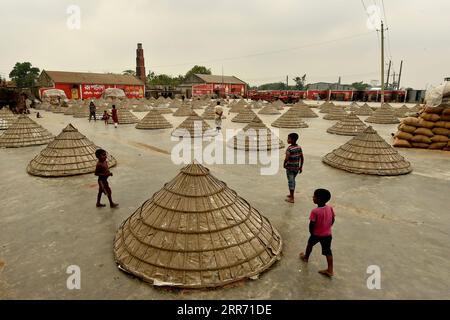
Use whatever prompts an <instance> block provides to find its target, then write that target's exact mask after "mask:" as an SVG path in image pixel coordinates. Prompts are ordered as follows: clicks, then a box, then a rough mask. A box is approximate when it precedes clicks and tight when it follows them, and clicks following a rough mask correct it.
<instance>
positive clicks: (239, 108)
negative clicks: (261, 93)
mask: <svg viewBox="0 0 450 320" xmlns="http://www.w3.org/2000/svg"><path fill="white" fill-rule="evenodd" d="M247 106H248V105H247V103H246V102H245V101H244V100H240V101H239V102H238V103H235V104H233V105H232V106H231V108H230V110H229V111H228V112H229V113H239V112H241V111H242V110H244V109H245V108H246V107H247Z"/></svg>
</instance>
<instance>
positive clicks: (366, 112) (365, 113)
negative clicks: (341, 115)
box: [355, 103, 373, 116]
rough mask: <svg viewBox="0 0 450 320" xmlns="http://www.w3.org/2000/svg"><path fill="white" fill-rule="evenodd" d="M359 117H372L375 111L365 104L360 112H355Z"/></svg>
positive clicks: (359, 109)
mask: <svg viewBox="0 0 450 320" xmlns="http://www.w3.org/2000/svg"><path fill="white" fill-rule="evenodd" d="M355 114H356V115H357V116H371V115H372V114H373V110H372V109H371V108H370V106H369V105H368V104H367V103H364V104H363V105H362V106H361V107H359V108H358V110H356V111H355Z"/></svg>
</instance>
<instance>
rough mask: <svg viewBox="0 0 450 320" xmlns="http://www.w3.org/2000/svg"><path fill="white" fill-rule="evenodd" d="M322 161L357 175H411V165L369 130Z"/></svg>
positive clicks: (375, 133) (370, 128) (369, 128)
mask: <svg viewBox="0 0 450 320" xmlns="http://www.w3.org/2000/svg"><path fill="white" fill-rule="evenodd" d="M322 161H323V162H324V163H326V164H328V165H330V166H332V167H335V168H337V169H341V170H345V171H348V172H352V173H360V174H370V175H380V176H395V175H401V174H406V173H410V172H411V171H412V168H411V164H410V163H409V162H408V161H406V160H405V159H404V158H403V157H402V156H401V155H400V154H399V153H398V152H397V150H395V149H394V148H393V147H391V146H390V145H389V144H388V143H387V142H386V141H384V139H383V138H381V137H380V136H379V135H378V133H377V132H376V131H375V130H374V129H373V128H372V127H368V128H367V129H366V130H364V132H362V133H360V134H359V135H357V136H356V137H354V138H352V139H351V140H350V141H348V142H347V143H345V144H344V145H342V146H340V147H339V148H338V149H335V150H333V151H332V152H330V153H329V154H327V155H326V156H324V157H323V158H322Z"/></svg>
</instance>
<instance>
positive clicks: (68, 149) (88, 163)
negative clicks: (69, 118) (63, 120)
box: [27, 124, 117, 177]
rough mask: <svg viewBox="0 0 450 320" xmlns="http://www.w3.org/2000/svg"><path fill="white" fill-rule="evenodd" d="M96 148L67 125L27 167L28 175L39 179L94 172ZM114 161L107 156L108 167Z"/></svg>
mask: <svg viewBox="0 0 450 320" xmlns="http://www.w3.org/2000/svg"><path fill="white" fill-rule="evenodd" d="M97 149H98V147H97V146H96V145H94V143H92V142H91V141H90V140H89V139H88V138H86V137H85V136H84V135H82V134H81V133H80V132H78V130H77V129H76V128H75V127H73V126H72V124H69V125H68V126H67V127H66V128H64V129H63V130H62V132H61V133H60V134H59V135H58V136H57V137H56V138H55V139H54V140H53V141H52V142H50V143H49V144H48V146H47V147H46V148H45V149H44V150H42V151H41V152H40V153H39V154H38V155H37V156H36V157H35V158H34V159H33V160H31V162H30V163H29V165H28V167H27V171H28V173H29V174H32V175H35V176H41V177H65V176H74V175H79V174H86V173H92V172H94V171H95V166H96V164H97V161H98V160H97V158H96V157H95V150H97ZM116 164H117V162H116V159H114V157H112V156H111V155H109V154H108V165H109V166H110V167H113V166H115V165H116Z"/></svg>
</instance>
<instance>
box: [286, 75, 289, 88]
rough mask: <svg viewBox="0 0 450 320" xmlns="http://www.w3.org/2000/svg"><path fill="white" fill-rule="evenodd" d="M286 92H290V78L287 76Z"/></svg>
mask: <svg viewBox="0 0 450 320" xmlns="http://www.w3.org/2000/svg"><path fill="white" fill-rule="evenodd" d="M286 90H289V78H288V76H286Z"/></svg>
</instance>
